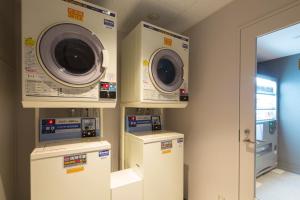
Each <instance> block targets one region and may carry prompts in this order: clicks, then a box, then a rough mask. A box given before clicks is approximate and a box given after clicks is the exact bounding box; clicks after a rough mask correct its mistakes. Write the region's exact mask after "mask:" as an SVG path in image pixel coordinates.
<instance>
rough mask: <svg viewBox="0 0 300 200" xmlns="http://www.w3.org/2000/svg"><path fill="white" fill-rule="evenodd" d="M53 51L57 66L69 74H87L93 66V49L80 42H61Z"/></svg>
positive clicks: (71, 40)
mask: <svg viewBox="0 0 300 200" xmlns="http://www.w3.org/2000/svg"><path fill="white" fill-rule="evenodd" d="M54 51H55V52H54V54H55V59H56V61H57V62H58V64H59V65H60V66H61V67H62V68H63V69H64V70H65V71H66V72H69V73H70V74H74V75H81V74H85V73H88V72H89V71H90V70H91V69H92V68H93V67H94V65H95V54H94V52H93V49H92V48H91V47H90V46H89V45H88V44H87V43H85V42H83V41H82V40H78V39H65V40H62V41H60V42H59V43H58V44H57V45H56V47H55V50H54Z"/></svg>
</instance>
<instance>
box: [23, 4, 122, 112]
mask: <svg viewBox="0 0 300 200" xmlns="http://www.w3.org/2000/svg"><path fill="white" fill-rule="evenodd" d="M116 26H117V24H116V14H115V13H114V12H111V11H109V10H107V9H104V8H101V7H98V6H96V5H93V4H89V3H86V2H85V1H81V0H51V1H46V0H28V1H23V2H22V94H23V98H22V100H23V106H24V107H36V106H37V105H38V104H39V103H40V102H43V104H42V106H43V107H48V106H49V105H52V107H59V106H61V105H62V104H59V102H96V103H99V104H97V105H98V106H97V107H99V105H100V104H105V103H110V104H109V105H110V107H115V103H116V89H117V88H116V87H117V85H116V84H117V27H116ZM51 102H52V104H51ZM53 102H54V103H55V102H57V104H53ZM40 104H41V103H40ZM77 107H78V106H77ZM95 107H96V106H95Z"/></svg>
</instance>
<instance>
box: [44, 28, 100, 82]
mask: <svg viewBox="0 0 300 200" xmlns="http://www.w3.org/2000/svg"><path fill="white" fill-rule="evenodd" d="M103 50H104V47H103V45H102V43H101V41H100V40H99V38H98V37H97V36H96V35H95V34H93V33H92V32H91V31H89V30H88V29H86V28H83V27H81V26H79V25H76V24H71V23H64V24H57V25H54V26H52V27H50V28H49V29H47V30H46V31H45V32H44V33H43V34H42V35H41V37H40V40H39V45H38V51H39V59H40V62H41V65H42V67H43V68H44V70H45V71H46V72H47V74H48V75H49V76H51V77H52V78H53V79H55V80H56V81H58V82H60V83H62V84H65V85H67V86H71V87H86V86H89V85H92V84H94V83H96V82H97V81H99V79H100V78H101V77H102V75H103V74H104V71H105V68H104V67H103V66H102V64H103V52H102V51H103Z"/></svg>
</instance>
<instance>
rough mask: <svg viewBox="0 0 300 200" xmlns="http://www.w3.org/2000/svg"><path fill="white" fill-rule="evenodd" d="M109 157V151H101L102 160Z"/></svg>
mask: <svg viewBox="0 0 300 200" xmlns="http://www.w3.org/2000/svg"><path fill="white" fill-rule="evenodd" d="M107 156H109V150H103V151H99V157H100V158H103V157H107Z"/></svg>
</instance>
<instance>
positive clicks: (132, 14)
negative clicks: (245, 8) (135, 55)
mask: <svg viewBox="0 0 300 200" xmlns="http://www.w3.org/2000/svg"><path fill="white" fill-rule="evenodd" d="M87 1H89V2H92V3H95V4H98V5H100V6H102V7H105V8H107V9H110V10H112V11H115V12H117V14H118V29H119V31H121V32H125V33H127V32H129V31H130V30H131V29H133V28H134V27H135V26H136V25H137V24H138V23H139V22H140V21H141V20H144V21H147V22H150V23H152V24H155V25H158V26H161V27H164V28H166V29H169V30H172V31H175V32H178V33H182V32H184V31H185V30H187V29H188V28H190V27H192V26H193V25H195V24H197V23H198V22H199V21H201V20H203V19H204V18H206V17H207V16H209V15H211V14H213V13H214V12H216V11H217V10H219V9H221V8H222V7H224V6H225V5H227V4H229V3H230V2H232V1H233V0H87Z"/></svg>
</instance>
